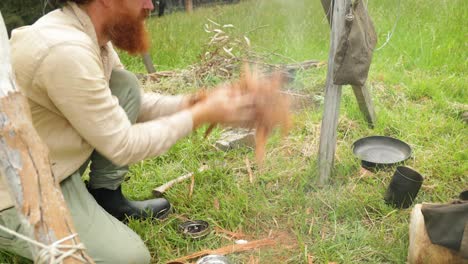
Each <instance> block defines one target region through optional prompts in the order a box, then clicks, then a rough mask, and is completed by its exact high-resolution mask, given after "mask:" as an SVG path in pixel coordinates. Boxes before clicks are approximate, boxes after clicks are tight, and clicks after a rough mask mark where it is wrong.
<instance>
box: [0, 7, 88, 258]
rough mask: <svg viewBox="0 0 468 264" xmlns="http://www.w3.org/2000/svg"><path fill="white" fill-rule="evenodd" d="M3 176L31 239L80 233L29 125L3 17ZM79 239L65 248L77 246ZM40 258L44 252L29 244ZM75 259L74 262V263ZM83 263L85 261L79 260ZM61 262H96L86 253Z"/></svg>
mask: <svg viewBox="0 0 468 264" xmlns="http://www.w3.org/2000/svg"><path fill="white" fill-rule="evenodd" d="M0 176H1V177H4V180H5V181H6V183H7V185H8V188H9V191H10V196H11V197H12V198H13V200H14V201H15V204H16V208H17V210H16V211H17V212H18V217H19V219H20V222H21V224H22V225H23V226H25V227H26V228H25V230H26V232H27V234H26V235H27V236H29V237H30V238H32V239H35V240H36V241H38V242H41V243H42V244H45V245H50V244H52V243H54V242H55V241H58V240H60V239H63V238H66V237H68V236H70V235H73V234H76V230H75V228H74V226H73V222H72V219H71V215H70V213H69V211H68V208H67V205H66V203H65V200H64V198H63V195H62V192H61V189H60V186H59V182H58V181H57V179H56V178H55V177H54V176H53V174H52V171H51V167H50V162H49V158H48V149H47V146H46V145H45V144H44V143H43V142H42V140H41V139H40V138H39V135H38V134H37V132H36V130H35V129H34V127H33V125H32V122H31V114H30V110H29V106H28V103H27V99H26V98H25V97H24V96H23V95H22V94H21V93H20V92H19V91H18V89H17V88H16V84H15V77H14V75H13V72H12V67H11V63H10V47H9V43H8V37H7V31H6V28H5V24H4V21H3V17H2V15H1V13H0ZM79 244H80V240H79V238H78V236H75V237H74V238H73V239H70V240H67V241H65V242H63V243H62V245H79ZM30 248H31V252H32V255H33V256H34V257H37V255H38V253H39V252H40V249H39V248H37V247H36V246H33V245H31V247H30ZM75 257H76V258H75ZM79 259H81V260H79ZM63 263H94V262H93V260H92V259H91V258H90V257H89V256H87V255H86V253H85V252H84V251H83V250H78V252H77V253H75V254H74V255H73V256H69V257H67V258H66V259H65V260H64V261H63Z"/></svg>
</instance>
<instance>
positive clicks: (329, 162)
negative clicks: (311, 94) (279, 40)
mask: <svg viewBox="0 0 468 264" xmlns="http://www.w3.org/2000/svg"><path fill="white" fill-rule="evenodd" d="M321 3H322V6H323V9H324V11H325V14H326V15H327V18H328V21H329V22H330V26H331V37H330V54H329V57H328V72H327V81H326V87H325V102H324V112H323V118H322V127H321V131H320V147H319V157H318V166H319V184H321V185H324V184H325V183H326V182H327V181H328V179H329V178H330V175H331V172H332V169H333V163H334V157H335V150H336V130H337V127H338V118H339V111H340V101H341V89H342V87H341V85H334V84H333V66H334V59H335V53H336V49H337V45H338V41H339V36H341V33H342V32H343V29H344V23H345V12H346V7H347V6H349V5H350V4H351V0H338V1H336V0H321ZM353 91H354V95H355V96H356V99H357V101H358V104H359V108H360V109H361V112H362V113H363V114H364V116H365V118H366V120H367V122H368V123H369V125H370V126H371V127H373V126H374V123H375V112H374V107H373V105H372V99H371V97H370V93H369V91H368V89H367V87H366V86H353Z"/></svg>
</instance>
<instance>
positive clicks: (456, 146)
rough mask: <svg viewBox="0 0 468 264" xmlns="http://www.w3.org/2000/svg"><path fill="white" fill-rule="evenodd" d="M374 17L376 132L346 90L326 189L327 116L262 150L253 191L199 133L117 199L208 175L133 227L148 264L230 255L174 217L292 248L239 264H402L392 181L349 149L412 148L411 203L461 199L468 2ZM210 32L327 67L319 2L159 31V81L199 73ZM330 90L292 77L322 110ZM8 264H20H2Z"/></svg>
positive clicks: (210, 13) (273, 4) (159, 24)
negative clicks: (166, 75)
mask: <svg viewBox="0 0 468 264" xmlns="http://www.w3.org/2000/svg"><path fill="white" fill-rule="evenodd" d="M399 2H401V3H399ZM399 5H401V6H399ZM368 9H369V12H370V15H371V17H372V18H373V21H374V24H375V27H376V30H377V33H378V37H379V43H378V44H377V46H378V47H380V46H381V45H382V44H383V43H384V42H385V41H386V38H387V34H388V32H390V31H391V30H392V28H393V26H394V24H395V21H396V20H397V17H399V19H398V23H397V25H396V28H395V31H394V33H393V35H392V37H391V39H390V40H389V42H388V44H386V45H385V46H384V47H382V48H381V49H379V50H377V51H376V52H375V53H374V58H373V63H372V66H371V71H370V75H369V80H368V84H369V89H370V90H371V94H372V97H373V100H374V103H375V108H376V113H377V118H378V120H377V123H376V125H375V128H374V129H371V128H369V127H368V126H367V125H366V122H365V120H364V118H363V117H362V115H361V113H360V111H359V108H358V105H357V103H356V100H355V97H354V95H353V93H352V90H351V88H350V87H343V99H342V105H341V114H340V120H339V125H338V143H337V151H336V155H335V169H334V173H333V176H332V179H331V181H330V183H329V185H327V186H325V187H319V186H318V185H317V168H316V160H317V152H318V143H319V142H318V139H319V133H320V123H321V116H322V107H323V105H318V106H311V107H310V108H308V109H305V110H304V111H301V112H299V113H296V114H295V116H294V124H295V125H294V127H293V129H292V131H291V133H290V134H289V135H288V136H287V137H286V138H283V139H282V138H280V136H279V135H276V136H274V137H273V138H272V139H271V140H270V141H269V144H268V146H267V156H266V163H265V164H264V166H263V167H262V168H254V169H253V175H254V181H253V183H250V181H249V175H248V171H247V170H246V165H245V159H246V158H248V159H249V160H250V161H251V162H253V160H254V153H253V151H252V150H251V149H247V148H245V149H237V150H234V151H230V152H221V151H218V150H217V149H215V148H214V147H213V144H214V143H215V141H216V139H217V137H219V134H220V131H219V130H216V131H214V133H213V134H212V135H211V136H210V137H209V138H208V139H204V138H203V132H204V131H203V129H202V130H200V131H197V132H195V133H194V134H193V135H192V136H190V137H188V138H186V139H184V140H182V141H180V142H179V143H178V144H177V145H175V146H174V147H173V148H172V149H171V150H170V151H169V152H168V153H166V154H165V155H162V156H160V157H157V158H154V159H151V160H147V161H144V162H141V163H139V164H136V165H133V166H132V167H131V172H130V178H129V180H128V182H127V183H126V184H125V187H124V189H125V192H127V193H128V195H129V197H131V198H132V199H143V198H148V197H150V196H151V189H152V188H154V187H156V186H159V185H161V184H162V183H164V182H166V181H168V180H170V179H173V178H175V177H177V176H180V175H182V174H185V173H187V172H189V171H196V170H197V169H198V168H199V167H200V166H201V165H202V164H207V165H208V166H209V169H208V170H206V171H204V172H201V173H198V174H197V175H196V179H195V185H194V191H193V195H192V196H191V197H190V196H189V195H188V193H189V192H188V188H189V185H190V181H188V182H186V183H181V184H178V185H177V186H175V187H174V188H172V189H171V190H170V191H169V192H168V193H167V196H166V197H167V198H168V199H169V200H170V201H171V202H172V204H173V205H174V207H175V208H176V210H177V212H176V213H175V214H173V215H172V216H170V217H169V218H168V219H166V220H164V221H161V222H150V221H144V222H137V221H131V222H130V224H129V225H130V226H131V227H132V228H133V229H134V230H135V231H136V232H137V233H138V234H139V235H141V237H142V238H143V239H144V241H145V243H146V245H147V246H148V247H149V249H150V251H151V253H152V254H153V261H154V263H165V262H167V261H169V260H171V259H175V258H178V257H182V256H184V255H187V254H189V253H192V252H195V251H198V250H202V249H214V248H218V247H221V246H224V245H227V244H230V243H232V241H230V240H228V239H227V238H226V236H222V235H220V234H219V233H215V232H213V233H211V234H210V235H209V236H207V237H206V238H204V239H201V240H190V239H187V238H184V237H183V236H182V235H181V234H180V233H179V232H178V229H177V227H178V224H179V223H180V221H181V220H180V219H181V218H189V219H203V220H206V221H208V222H209V223H210V224H211V225H212V226H217V227H221V228H223V229H225V230H229V231H232V232H239V233H243V234H245V235H246V238H245V239H247V240H254V239H261V238H266V237H268V236H280V237H281V238H282V239H281V240H282V241H283V242H286V243H284V244H283V245H281V246H278V247H273V248H263V249H261V250H256V251H251V252H247V253H243V254H233V255H229V258H230V259H231V260H232V261H233V263H309V260H313V263H328V262H336V263H405V261H406V256H407V247H408V222H409V213H410V209H408V210H396V209H394V208H392V207H390V206H388V205H386V204H385V203H384V202H383V194H384V192H385V189H386V187H387V185H388V183H389V181H390V178H391V175H392V173H393V171H392V169H390V170H388V171H379V172H376V173H370V172H366V171H364V170H362V169H361V168H360V164H359V161H358V160H357V159H356V158H355V157H354V156H353V154H352V151H351V148H350V146H351V144H352V143H353V142H354V141H355V140H357V139H359V138H361V137H365V136H370V135H386V136H393V137H396V138H399V139H401V140H404V141H406V142H408V143H409V144H410V145H411V146H412V148H413V156H412V158H411V159H409V160H408V161H407V162H406V164H407V165H409V166H412V167H413V168H415V169H416V170H417V171H419V172H420V173H421V174H422V175H423V176H424V178H425V180H424V183H423V186H422V189H421V191H420V193H419V195H418V197H417V199H416V202H423V201H425V202H445V201H449V200H451V199H453V198H456V197H457V195H458V193H459V192H461V191H462V190H463V189H466V188H468V143H467V142H468V126H467V123H466V122H464V121H463V120H462V114H463V113H464V112H466V111H468V89H467V85H466V84H467V83H468V78H467V70H468V68H467V57H468V56H467V55H468V53H467V48H466V46H467V42H466V36H467V34H468V31H467V28H468V27H467V26H468V23H467V22H466V20H465V18H466V17H467V15H468V3H467V2H466V1H463V0H425V1H423V0H413V1H390V0H376V1H369V3H368ZM207 19H211V20H213V21H216V22H218V23H219V24H221V25H223V24H233V25H234V26H235V29H233V30H235V32H237V33H239V34H244V33H246V34H247V36H248V38H249V39H250V42H251V45H252V49H253V50H254V51H255V52H257V53H259V54H268V55H269V56H266V55H265V57H268V62H271V63H291V62H295V61H297V62H300V61H304V60H310V59H317V60H321V61H326V60H327V57H328V45H329V34H330V33H329V26H328V24H327V21H326V19H325V18H324V13H323V9H322V7H321V5H320V2H319V1H318V0H294V1H288V0H250V1H241V3H239V4H235V5H224V6H217V7H210V8H205V9H203V8H200V9H197V10H195V12H194V13H193V14H191V15H187V14H185V13H173V14H170V15H167V16H165V17H162V18H155V19H153V20H152V21H151V22H150V26H151V34H152V40H153V42H152V50H151V54H152V57H153V60H154V62H155V64H156V65H157V67H158V70H173V69H182V68H187V67H188V66H189V65H192V64H195V63H197V61H198V60H199V58H200V56H201V54H202V53H203V51H204V47H205V44H206V43H207V40H208V36H207V33H206V32H205V31H204V30H203V25H204V24H205V23H207ZM463 21H465V22H463ZM121 55H122V61H123V63H124V64H125V65H126V66H127V68H128V69H130V70H132V71H135V72H144V66H143V64H142V62H141V60H140V59H139V58H132V57H129V56H127V55H125V54H121ZM325 78H326V66H323V67H319V68H313V69H310V70H307V71H303V72H299V73H298V78H297V80H296V81H295V82H294V83H293V86H292V88H294V89H298V90H300V91H301V92H307V93H310V94H313V95H315V96H316V97H317V98H320V97H321V96H323V86H324V83H325ZM206 81H207V83H209V84H212V83H213V80H212V79H210V80H206ZM215 81H216V82H217V81H222V79H219V78H218V79H216V80H215ZM198 85H199V84H197V85H195V84H193V83H187V84H186V85H180V86H177V87H171V91H176V92H181V93H186V92H188V91H192V90H193V89H196V88H197V87H198ZM156 88H157V87H156ZM318 101H320V100H318ZM255 261H257V262H255ZM3 262H6V263H22V262H24V261H22V260H20V259H17V258H15V257H11V256H8V255H6V254H3V255H0V263H3Z"/></svg>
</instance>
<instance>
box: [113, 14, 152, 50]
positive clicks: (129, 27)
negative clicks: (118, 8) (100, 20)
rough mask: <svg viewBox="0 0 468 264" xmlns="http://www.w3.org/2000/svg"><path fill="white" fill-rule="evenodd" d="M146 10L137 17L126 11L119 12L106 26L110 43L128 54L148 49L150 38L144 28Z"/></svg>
mask: <svg viewBox="0 0 468 264" xmlns="http://www.w3.org/2000/svg"><path fill="white" fill-rule="evenodd" d="M147 16H148V11H147V10H142V13H141V14H140V16H138V17H134V16H132V15H130V14H128V13H124V14H120V15H119V16H118V17H116V19H115V21H114V23H112V25H110V26H109V27H108V31H107V32H108V34H109V37H110V40H111V41H112V44H113V45H114V46H116V47H117V48H119V49H122V50H125V51H126V52H128V53H129V54H132V55H135V54H142V53H145V52H147V51H148V49H149V46H150V38H149V34H148V31H147V30H146V28H145V19H146V17H147Z"/></svg>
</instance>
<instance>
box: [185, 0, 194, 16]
mask: <svg viewBox="0 0 468 264" xmlns="http://www.w3.org/2000/svg"><path fill="white" fill-rule="evenodd" d="M185 11H187V13H192V11H193V1H192V0H185Z"/></svg>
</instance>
